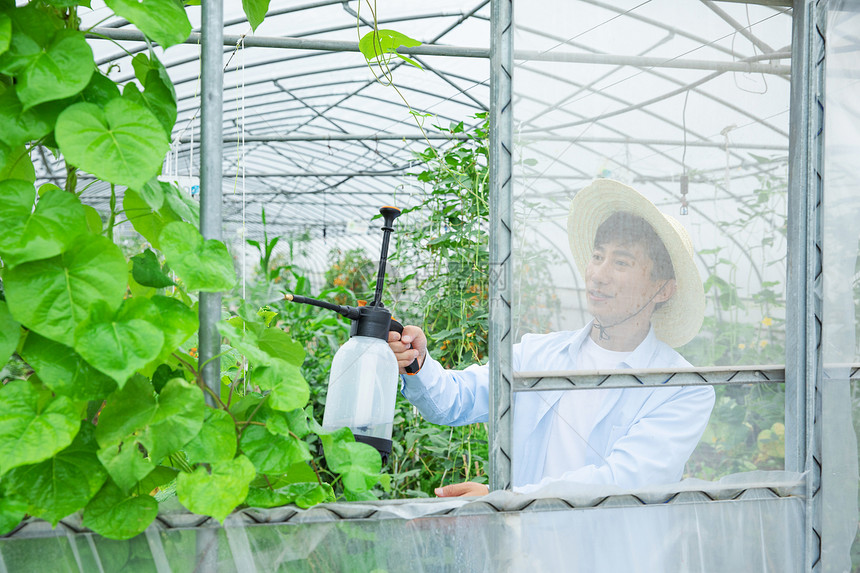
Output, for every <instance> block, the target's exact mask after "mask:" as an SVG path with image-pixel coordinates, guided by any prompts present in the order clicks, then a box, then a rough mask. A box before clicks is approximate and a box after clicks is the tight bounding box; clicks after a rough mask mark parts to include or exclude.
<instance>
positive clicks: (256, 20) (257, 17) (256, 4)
mask: <svg viewBox="0 0 860 573" xmlns="http://www.w3.org/2000/svg"><path fill="white" fill-rule="evenodd" d="M242 10H244V11H245V16H247V17H248V23H249V24H251V29H252V30H254V31H256V30H257V26H259V25H260V24H261V23H262V22H263V18H265V17H266V12H267V11H268V10H269V0H242Z"/></svg>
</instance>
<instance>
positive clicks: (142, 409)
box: [96, 376, 205, 490]
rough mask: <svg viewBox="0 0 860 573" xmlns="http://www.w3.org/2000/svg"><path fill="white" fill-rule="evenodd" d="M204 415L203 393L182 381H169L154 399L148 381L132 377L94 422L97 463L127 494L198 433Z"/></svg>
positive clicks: (110, 399)
mask: <svg viewBox="0 0 860 573" xmlns="http://www.w3.org/2000/svg"><path fill="white" fill-rule="evenodd" d="M204 409H205V403H204V400H203V392H202V391H201V390H200V388H199V387H197V386H194V385H192V384H189V383H188V382H186V381H185V380H182V379H180V378H174V379H173V380H170V381H169V382H167V384H165V385H164V388H162V390H161V393H160V394H155V390H154V389H153V387H152V384H151V383H150V382H149V380H147V379H146V378H144V377H142V376H134V377H132V378H131V380H129V381H128V383H126V385H125V387H124V388H123V389H122V390H120V391H118V392H116V393H114V394H113V395H112V396H111V397H110V398H109V399H108V401H107V404H106V405H105V407H104V409H103V410H102V413H101V414H100V416H99V425H98V427H97V428H96V439H97V440H98V442H99V445H100V446H101V449H100V450H99V452H98V456H99V459H100V460H101V461H102V463H103V464H104V466H105V468H106V469H107V470H108V473H110V475H111V477H112V478H113V480H114V481H115V482H116V483H117V485H118V486H119V487H121V488H122V489H124V490H125V489H128V488H130V487H131V486H133V485H134V484H135V483H137V481H138V480H140V479H142V478H144V477H145V476H146V475H147V474H148V473H149V472H150V471H152V470H153V469H155V466H156V465H157V464H158V463H159V462H160V461H161V460H162V459H164V456H166V455H168V454H171V453H173V452H175V451H176V450H179V449H180V448H182V447H183V446H184V445H185V444H187V443H188V442H189V441H191V440H192V439H193V438H194V436H196V435H197V434H198V432H200V428H201V427H202V426H203V416H204Z"/></svg>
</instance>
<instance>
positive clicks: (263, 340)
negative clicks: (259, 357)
mask: <svg viewBox="0 0 860 573" xmlns="http://www.w3.org/2000/svg"><path fill="white" fill-rule="evenodd" d="M257 344H258V345H259V347H260V349H261V350H263V351H264V352H266V353H267V354H269V355H270V356H272V357H274V358H280V359H281V360H284V361H286V362H288V363H289V364H292V365H293V366H301V365H302V364H303V363H304V361H305V349H304V347H303V346H302V344H301V343H299V342H296V341H295V340H293V339H292V337H290V335H289V334H287V333H286V332H284V331H283V330H281V329H280V328H277V327H270V328H264V329H262V330H261V331H260V332H259V334H258V335H257Z"/></svg>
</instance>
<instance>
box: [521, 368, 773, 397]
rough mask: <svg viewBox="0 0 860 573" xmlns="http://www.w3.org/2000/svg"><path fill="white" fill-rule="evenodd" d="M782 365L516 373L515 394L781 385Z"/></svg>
mask: <svg viewBox="0 0 860 573" xmlns="http://www.w3.org/2000/svg"><path fill="white" fill-rule="evenodd" d="M784 381H785V369H784V368H783V366H782V365H774V366H747V367H735V368H726V367H724V366H717V367H710V368H677V369H674V370H671V371H666V370H664V369H659V368H649V369H644V370H613V371H610V370H607V371H603V372H598V371H579V372H517V373H515V374H514V386H513V390H514V392H531V391H544V390H583V389H586V390H587V389H589V388H644V387H649V386H651V387H653V386H658V387H664V386H724V385H733V386H737V385H741V384H769V383H783V382H784Z"/></svg>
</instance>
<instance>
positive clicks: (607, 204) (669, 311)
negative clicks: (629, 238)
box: [567, 179, 705, 347]
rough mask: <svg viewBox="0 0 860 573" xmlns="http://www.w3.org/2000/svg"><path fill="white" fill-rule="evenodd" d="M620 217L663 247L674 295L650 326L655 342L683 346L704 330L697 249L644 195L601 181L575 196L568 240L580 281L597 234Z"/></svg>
mask: <svg viewBox="0 0 860 573" xmlns="http://www.w3.org/2000/svg"><path fill="white" fill-rule="evenodd" d="M617 211H624V212H627V213H632V214H633V215H636V216H638V217H641V218H643V219H644V220H645V221H647V222H648V224H650V225H651V227H652V228H653V229H654V231H655V232H656V233H657V236H658V237H660V239H661V240H662V241H663V244H664V245H665V246H666V250H667V251H668V252H669V257H671V259H672V265H673V267H674V268H675V282H676V290H675V294H674V295H673V296H672V298H670V299H669V300H668V301H666V303H665V304H664V305H663V306H662V307H661V308H659V309H658V310H656V311H654V314H653V315H652V316H651V324H652V325H653V326H654V333H655V334H656V335H657V338H659V339H660V340H662V341H663V342H665V343H666V344H668V345H669V346H672V347H678V346H683V345H684V344H686V343H687V342H689V341H690V340H692V339H693V337H694V336H696V334H697V333H698V332H699V329H700V328H701V327H702V321H703V319H704V316H705V291H704V289H703V288H702V279H701V277H700V276H699V271H698V269H696V264H695V262H694V261H693V243H692V241H690V235H688V234H687V231H686V229H684V227H683V226H682V225H681V223H679V222H678V221H677V220H675V219H674V218H673V217H670V216H669V215H665V214H663V213H662V212H661V211H660V210H659V209H657V207H655V206H654V204H653V203H651V201H649V200H648V199H646V198H645V197H644V196H643V195H642V194H640V193H639V192H638V191H636V190H635V189H633V188H632V187H628V186H627V185H624V184H622V183H619V182H617V181H612V180H609V179H597V180H595V181H594V182H593V183H592V184H591V185H589V186H588V187H586V188H585V189H583V190H582V191H580V192H579V193H577V194H576V195H575V196H574V198H573V201H572V202H571V204H570V215H569V216H568V220H567V235H568V238H569V239H570V250H571V252H572V253H573V258H574V260H575V261H576V266H577V267H578V268H579V272H580V273H581V274H582V276H583V277H584V276H585V267H586V265H588V261H589V259H590V258H591V254H592V250H593V249H594V238H595V236H596V235H597V228H598V227H599V226H600V225H601V224H602V223H603V222H604V221H606V219H608V218H609V216H610V215H612V214H613V213H615V212H617Z"/></svg>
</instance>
